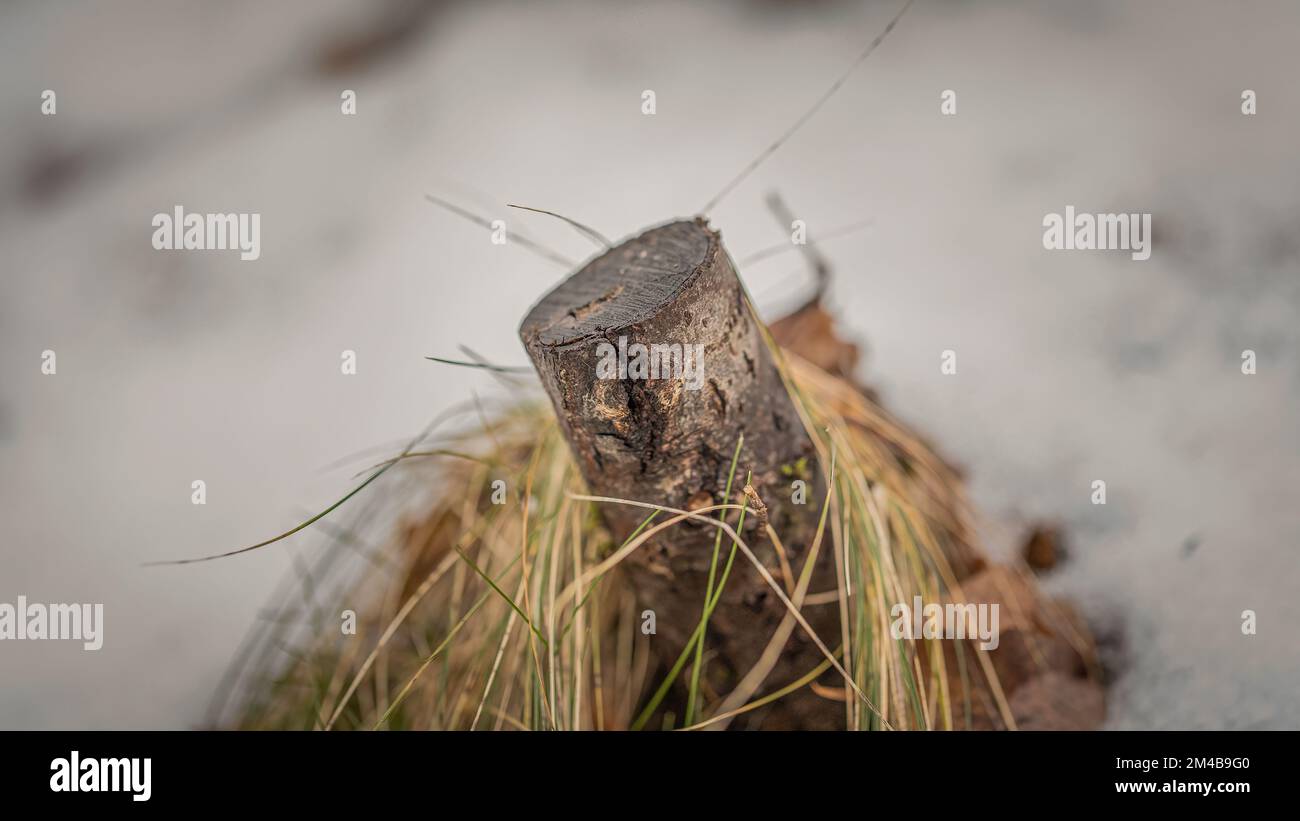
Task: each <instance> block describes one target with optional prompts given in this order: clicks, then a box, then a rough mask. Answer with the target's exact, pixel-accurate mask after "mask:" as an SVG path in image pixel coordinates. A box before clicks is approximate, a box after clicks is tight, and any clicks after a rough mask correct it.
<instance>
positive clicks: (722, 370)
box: [519, 219, 844, 729]
mask: <svg viewBox="0 0 1300 821" xmlns="http://www.w3.org/2000/svg"><path fill="white" fill-rule="evenodd" d="M519 334H520V337H521V339H522V340H523V342H524V345H525V347H526V348H527V350H528V354H529V356H530V357H531V359H532V362H533V365H534V366H535V367H536V369H537V372H538V374H539V376H540V377H541V382H542V385H543V386H544V388H545V390H546V392H547V394H548V395H549V396H550V399H551V401H552V403H553V404H554V406H555V411H556V414H557V416H558V418H559V424H560V429H561V430H562V432H563V434H564V436H565V437H566V439H567V440H568V443H569V446H570V447H571V449H572V451H573V455H574V457H575V459H576V461H577V464H578V466H579V468H580V470H581V472H582V475H583V477H584V478H585V479H586V482H587V484H588V486H589V487H590V488H591V491H592V493H594V494H596V495H601V496H612V497H617V498H622V499H631V500H638V501H645V502H653V503H657V504H661V505H666V506H668V507H674V508H681V509H695V508H698V507H701V506H703V505H706V504H712V503H718V502H722V501H724V500H723V498H722V497H723V496H724V491H725V488H726V484H727V475H728V472H729V468H730V464H731V458H732V454H733V452H734V451H735V448H736V444H737V442H738V441H739V439H740V437H741V435H742V434H743V435H744V445H743V448H742V450H741V452H740V456H739V459H738V462H737V467H736V477H735V480H734V483H733V487H732V491H733V492H732V500H733V501H737V500H738V499H739V498H740V496H741V490H742V488H743V487H744V483H745V477H746V474H747V473H748V472H749V471H752V472H753V478H752V480H751V484H752V485H753V487H754V489H755V490H756V491H757V493H758V495H759V497H760V498H761V499H762V500H763V502H764V503H765V504H766V505H767V507H768V517H769V521H770V522H771V524H772V527H773V528H774V530H775V531H776V533H777V534H778V535H779V537H780V539H781V542H782V545H783V547H784V549H785V551H786V553H787V559H788V561H789V563H790V565H791V566H792V567H793V568H794V572H795V573H796V574H798V572H799V569H800V568H801V567H802V565H803V561H804V558H805V555H806V551H807V549H808V547H809V546H810V545H811V543H812V539H813V535H814V532H815V529H816V524H817V517H818V514H819V513H820V505H821V502H822V494H823V493H824V483H823V481H822V478H821V470H820V468H819V467H818V466H817V462H816V454H815V451H814V448H813V445H812V442H811V441H810V440H809V439H808V436H807V433H806V432H805V430H804V428H803V425H802V423H801V421H800V419H799V416H798V414H797V413H796V411H795V408H794V405H793V404H792V401H791V399H790V396H789V395H788V393H787V392H786V389H785V386H784V384H783V382H782V379H781V376H780V373H779V372H778V370H777V368H776V365H775V363H774V362H773V360H772V356H771V353H770V351H769V350H768V348H767V345H766V344H765V342H764V340H763V337H762V333H761V330H760V328H759V326H758V325H757V323H756V321H755V318H754V316H753V314H752V312H751V309H750V306H749V304H748V301H747V298H746V296H745V293H744V289H743V287H742V285H741V283H740V280H739V278H738V277H737V275H736V271H735V268H734V266H733V263H732V261H731V259H730V257H729V256H728V255H727V252H726V251H725V249H724V248H723V246H722V242H721V238H720V236H719V235H718V234H717V233H716V232H714V231H712V230H710V228H709V227H708V225H707V223H706V222H704V221H703V220H701V219H696V220H682V221H677V222H672V223H668V224H666V225H662V226H659V227H657V228H653V229H650V230H648V231H646V232H645V233H643V234H641V235H640V236H638V237H635V238H633V239H630V240H627V241H625V242H623V243H622V244H620V245H618V246H617V247H615V248H613V249H611V250H609V251H607V252H605V253H604V254H602V255H601V256H599V257H597V258H596V259H594V260H592V261H591V262H589V263H587V264H586V265H585V266H584V267H583V268H581V269H580V270H579V271H577V272H576V273H574V274H573V275H571V276H570V277H569V278H568V279H566V280H565V281H564V282H563V283H561V284H560V285H559V286H557V287H556V288H555V289H554V290H552V291H551V292H550V293H548V294H547V295H546V296H545V297H543V298H542V300H541V301H540V302H538V303H537V305H536V306H534V307H533V309H532V310H531V311H530V312H529V314H528V316H527V317H526V318H525V319H524V321H523V323H522V325H521V326H520V329H519ZM638 344H639V345H644V346H646V348H647V350H649V349H651V346H656V345H659V346H671V345H680V346H682V350H683V351H687V350H690V349H688V348H686V346H694V345H699V346H702V349H700V350H702V373H700V374H698V377H699V378H697V379H692V380H688V379H685V378H680V377H678V376H677V375H675V374H674V373H667V374H665V373H664V372H663V371H662V370H661V371H660V372H658V373H651V374H650V376H651V377H657V378H644V374H642V373H638V372H637V369H636V368H635V367H629V368H627V369H626V370H621V369H620V370H619V371H617V372H615V373H613V374H611V373H610V369H609V367H608V365H609V354H610V351H611V350H616V351H628V352H629V353H631V352H633V351H636V350H637V349H636V348H635V347H634V346H636V345H638ZM660 350H663V349H660ZM799 478H802V479H803V480H804V481H805V482H806V483H807V488H808V491H807V495H806V498H805V499H804V500H803V503H800V504H796V503H795V499H794V498H792V497H793V494H792V483H793V481H794V480H795V479H799ZM602 510H603V516H604V518H605V521H606V523H607V524H608V526H609V528H610V530H611V532H612V533H613V535H614V537H615V539H617V540H620V541H621V540H622V539H624V538H625V537H626V536H627V535H628V534H629V533H631V532H632V531H633V530H634V529H635V528H636V526H637V525H638V524H640V522H641V521H642V520H643V519H644V518H645V517H646V515H647V514H648V512H649V511H647V510H645V509H643V508H637V507H632V506H626V505H614V504H606V505H603V506H602ZM730 519H731V521H732V522H733V524H734V522H735V517H734V514H733V515H732V516H731V517H730ZM759 525H760V523H759V517H758V516H757V515H755V514H753V513H751V514H750V515H749V516H747V519H746V526H745V529H744V533H743V535H744V538H745V539H746V541H747V543H748V544H749V545H750V546H751V547H752V548H753V550H754V552H755V553H756V554H757V556H758V558H759V559H760V560H762V561H763V562H764V564H765V565H766V566H767V567H768V568H770V569H772V570H773V575H774V576H777V578H779V575H778V574H777V573H776V572H775V569H776V568H777V567H778V566H779V565H778V559H777V557H776V553H775V550H774V548H773V546H772V544H771V543H770V541H769V539H768V538H767V537H766V535H765V532H764V530H763V529H762V528H761V527H760V526H759ZM717 532H718V531H717V529H716V528H714V527H711V526H708V525H704V524H698V523H691V522H686V523H683V524H681V525H678V526H675V527H673V528H670V529H668V530H666V531H664V532H663V533H661V534H660V535H659V536H658V537H657V538H655V539H654V540H652V541H651V542H650V543H648V544H646V545H643V546H642V547H641V548H640V549H639V550H638V551H636V552H635V553H633V554H632V555H631V556H629V557H628V558H627V559H626V560H625V561H624V567H625V570H626V572H627V573H628V575H629V578H630V580H631V583H632V585H633V587H634V589H635V591H636V595H637V598H638V601H639V603H640V605H641V606H642V607H644V608H648V609H651V610H654V611H655V614H656V622H657V630H658V633H657V635H655V636H653V637H651V641H652V642H653V643H654V647H655V650H656V653H657V655H658V657H659V658H660V659H661V660H662V661H663V663H664V664H665V666H666V665H667V664H671V662H672V661H673V660H675V659H676V657H677V655H678V653H680V652H681V649H682V648H683V647H684V646H685V643H686V642H687V640H688V639H689V638H690V636H691V634H692V633H693V632H694V630H695V627H696V625H697V624H698V622H699V619H700V615H701V612H702V610H703V607H704V601H705V590H706V584H707V579H708V575H709V568H710V563H711V558H712V555H713V545H714V539H715V537H716V535H717ZM729 546H730V543H729V540H728V539H727V538H726V537H725V536H724V537H723V543H722V549H721V557H720V561H719V572H721V564H722V562H723V561H725V559H726V556H727V553H728V550H729ZM834 572H835V571H834V557H833V556H832V553H831V549H830V548H829V537H827V540H826V544H825V545H823V549H822V551H821V553H820V555H819V558H818V562H817V566H816V570H815V573H814V576H813V581H812V587H811V590H813V591H819V590H827V589H833V588H834V586H835V575H834ZM785 612H786V610H785V607H784V605H783V604H782V603H781V601H780V600H779V599H778V598H777V597H776V595H775V594H774V593H773V592H772V590H771V589H770V587H769V586H768V585H767V584H766V582H764V580H763V579H762V577H761V576H760V575H759V574H758V572H757V571H756V570H755V568H754V567H753V566H752V564H751V563H750V562H748V561H747V560H746V559H745V558H744V556H743V555H737V557H736V561H735V564H734V566H733V570H732V574H731V577H730V579H729V581H728V583H727V586H726V588H725V591H724V593H723V596H722V598H721V600H720V602H719V605H718V608H717V610H716V611H715V612H714V614H713V617H712V619H711V621H710V624H709V631H708V636H707V641H706V660H707V661H706V666H705V669H704V676H703V678H702V680H703V681H704V687H705V688H706V692H709V691H712V692H713V693H717V694H719V695H725V694H727V693H728V692H730V690H731V689H732V688H733V687H734V686H735V684H736V683H737V682H738V681H739V679H740V677H741V676H743V675H744V674H745V673H746V672H747V671H748V670H749V669H750V667H751V666H753V664H754V663H755V662H756V661H757V660H758V658H759V656H760V654H761V653H762V650H763V648H764V647H765V646H766V644H767V643H768V641H769V640H770V639H771V637H772V634H773V632H774V631H775V630H776V627H777V625H778V624H779V623H780V622H781V620H782V617H783V616H784V615H785ZM804 615H805V617H806V618H807V619H808V620H809V622H810V623H811V625H812V626H813V628H814V630H816V631H817V634H818V636H819V637H820V638H821V639H822V641H824V642H825V643H826V645H827V646H828V647H832V648H834V647H835V646H836V645H837V644H838V642H839V622H838V614H837V612H836V608H833V607H818V608H809V609H807V610H805V613H804ZM823 658H824V657H823V656H822V655H821V653H820V651H819V650H818V649H817V648H816V646H815V645H814V644H813V643H812V642H811V641H810V640H809V639H808V637H807V636H806V635H805V634H804V633H803V631H802V630H798V629H797V630H796V631H795V633H794V634H793V636H792V637H791V639H790V640H789V642H788V643H787V645H786V648H785V651H784V652H783V654H782V656H781V660H780V661H779V662H778V664H777V665H776V666H775V667H774V668H773V670H772V672H771V674H770V675H769V676H768V678H767V682H768V683H767V685H766V686H765V688H764V689H765V690H770V689H774V688H776V687H780V686H783V685H785V684H787V683H789V682H790V681H793V680H794V679H796V678H798V677H800V676H803V675H805V674H806V673H807V672H808V671H809V670H811V669H812V668H813V667H815V666H816V665H817V664H818V663H819V662H820V661H821V660H822V659H823ZM832 675H833V674H832ZM828 682H829V679H828ZM830 683H834V682H830ZM759 692H760V694H761V693H762V692H764V690H760V691H759ZM678 695H679V696H680V692H679V693H678ZM843 713H844V708H843V705H842V704H839V703H836V702H833V701H828V700H826V699H823V698H821V697H819V696H817V695H816V694H815V693H813V692H811V691H810V690H809V689H807V688H804V689H802V690H800V691H798V692H796V693H794V694H791V695H790V696H788V697H786V698H783V699H781V700H779V701H777V702H776V703H775V704H773V705H772V706H771V707H769V708H765V709H764V710H761V711H756V712H755V713H753V714H748V715H747V716H745V717H744V721H742V722H738V724H737V726H756V725H757V724H758V723H759V722H761V723H762V726H763V727H764V728H781V727H801V728H805V729H811V728H827V729H830V728H834V727H837V726H841V725H842V720H843ZM678 715H679V716H680V715H681V713H680V711H678Z"/></svg>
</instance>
